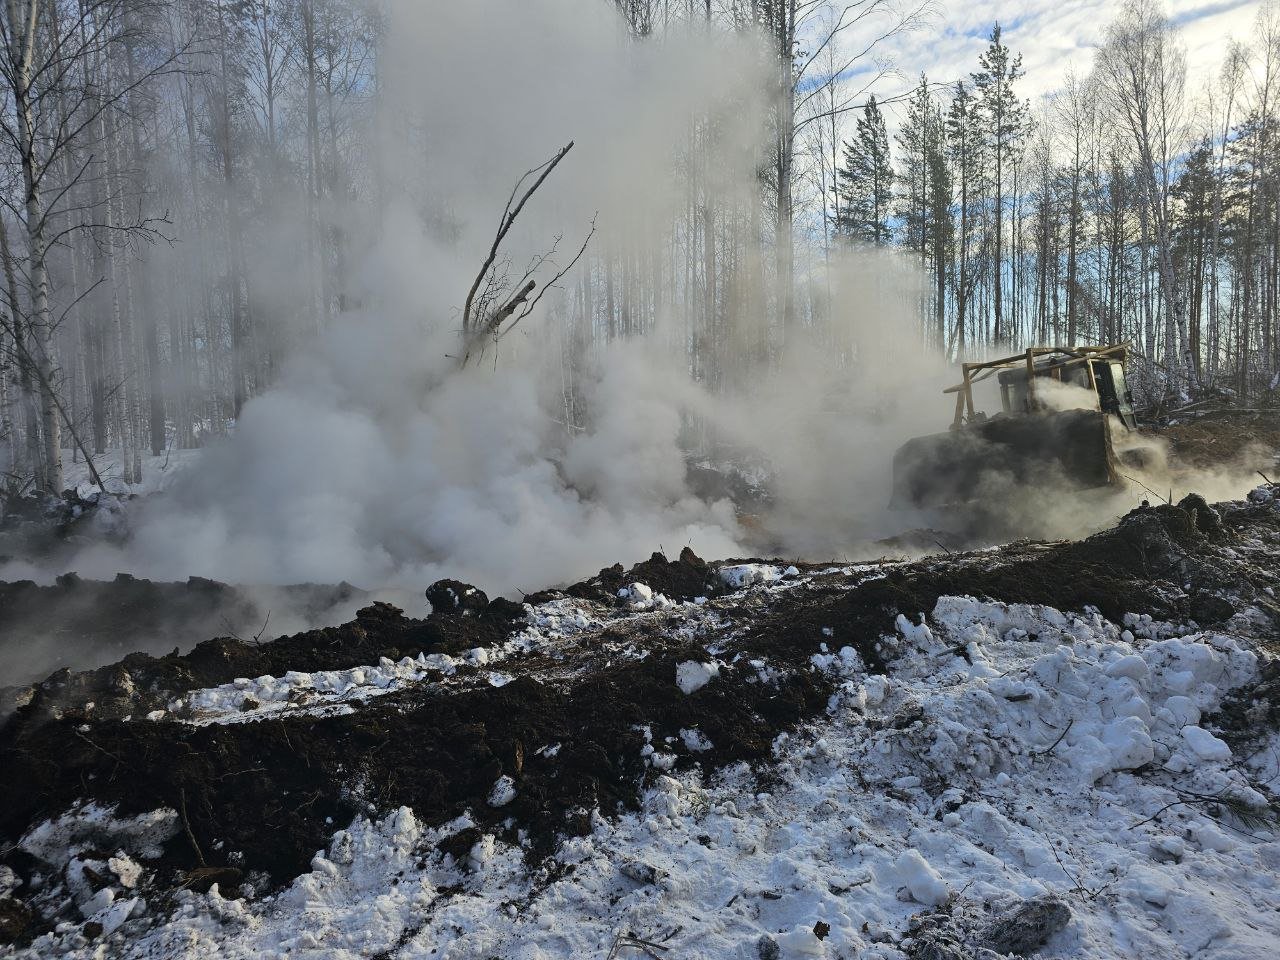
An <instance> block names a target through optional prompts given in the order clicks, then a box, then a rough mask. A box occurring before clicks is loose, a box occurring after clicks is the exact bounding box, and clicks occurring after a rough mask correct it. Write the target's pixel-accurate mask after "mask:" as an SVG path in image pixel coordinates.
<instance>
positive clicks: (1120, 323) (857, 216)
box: [822, 0, 1280, 403]
mask: <svg viewBox="0 0 1280 960" xmlns="http://www.w3.org/2000/svg"><path fill="white" fill-rule="evenodd" d="M1277 66H1280V11H1278V10H1277V7H1276V5H1275V4H1274V3H1267V4H1264V5H1263V7H1262V9H1261V11H1260V12H1259V14H1258V19H1257V29H1256V31H1255V33H1254V43H1253V46H1252V47H1251V48H1249V47H1245V46H1243V45H1240V44H1235V45H1232V46H1231V47H1230V49H1229V50H1228V51H1227V54H1226V59H1225V62H1224V63H1223V65H1222V67H1221V70H1220V72H1219V74H1218V76H1217V77H1216V78H1215V80H1214V82H1213V83H1212V84H1211V85H1210V86H1209V88H1208V89H1206V90H1204V91H1201V92H1199V93H1198V94H1195V95H1192V94H1191V93H1190V92H1189V91H1188V90H1187V89H1186V86H1187V81H1186V63H1185V54H1184V52H1183V49H1182V47H1181V46H1180V42H1179V38H1178V36H1177V32H1176V31H1175V29H1174V28H1173V26H1172V25H1171V23H1170V21H1169V20H1168V18H1167V17H1166V15H1165V14H1164V12H1163V10H1162V8H1161V7H1160V6H1159V5H1158V4H1156V3H1154V2H1153V0H1128V2H1126V3H1125V4H1124V6H1123V8H1122V10H1121V11H1120V13H1119V14H1118V16H1117V17H1116V19H1115V21H1114V22H1113V23H1112V24H1111V25H1110V27H1109V28H1108V30H1107V32H1106V37H1105V40H1104V42H1103V44H1102V46H1101V47H1100V49H1099V50H1098V51H1097V54H1096V57H1095V61H1094V63H1093V66H1092V69H1091V71H1090V73H1089V74H1088V75H1087V76H1084V77H1079V76H1076V75H1074V74H1072V75H1069V76H1068V77H1067V78H1066V80H1065V83H1064V84H1063V85H1062V87H1061V88H1059V89H1057V90H1055V91H1054V92H1053V93H1052V94H1050V95H1049V96H1047V97H1045V98H1043V100H1042V101H1041V102H1039V103H1036V104H1032V103H1031V102H1030V101H1028V100H1026V99H1023V98H1021V97H1020V96H1019V95H1018V91H1019V86H1020V81H1021V80H1022V78H1023V69H1022V65H1021V58H1020V57H1019V56H1018V55H1016V54H1015V53H1014V52H1013V51H1011V50H1010V48H1009V47H1008V45H1007V44H1006V43H1005V39H1004V37H1003V35H1002V32H1001V29H1000V26H999V25H998V24H997V25H996V26H995V27H994V28H993V29H992V31H991V34H990V38H989V43H988V46H987V48H986V50H985V51H984V53H983V54H982V56H981V57H980V59H979V61H978V64H977V69H975V70H974V71H973V72H972V73H971V74H970V75H969V76H967V77H964V78H962V79H959V80H955V81H953V82H951V83H949V84H934V83H932V82H931V81H930V80H929V79H928V77H927V76H921V78H920V81H919V84H918V85H917V86H916V88H915V89H914V91H913V92H911V93H910V95H909V96H907V97H906V99H905V104H904V111H903V118H902V122H901V124H900V126H899V129H898V131H897V133H896V135H894V136H893V137H890V136H889V134H888V132H887V125H886V122H885V117H884V111H883V110H882V108H881V106H880V105H879V104H878V103H877V102H876V100H875V98H874V97H872V98H870V99H869V100H868V101H867V103H866V104H865V106H864V108H863V110H862V111H861V113H860V114H859V116H858V117H857V119H856V123H855V130H854V133H853V136H851V137H850V138H848V139H847V140H845V141H844V142H843V145H842V155H841V162H840V163H839V165H838V166H836V167H835V168H834V169H833V170H832V171H831V175H830V178H829V180H828V181H827V183H826V184H825V185H824V189H823V191H822V192H823V207H824V213H825V218H826V221H827V223H828V225H829V227H828V229H829V232H830V234H831V239H832V240H833V241H835V240H839V241H845V242H856V243H862V244H869V245H876V246H887V245H893V246H895V247H897V248H900V249H903V250H906V251H909V252H910V254H911V255H912V256H913V257H915V258H917V259H918V262H919V263H920V265H921V267H922V269H923V270H924V271H925V272H926V274H927V275H928V276H929V278H930V283H929V293H928V295H927V297H925V298H924V302H923V303H922V304H921V316H922V318H927V320H926V323H927V327H926V330H925V332H926V333H927V335H928V336H929V338H930V339H931V340H932V341H933V342H934V343H935V344H936V345H937V346H938V347H939V348H940V349H942V350H944V351H945V352H946V353H947V354H948V355H950V356H956V357H958V356H961V355H966V354H968V353H971V352H972V351H973V350H975V349H982V348H984V347H986V346H991V345H999V344H1010V345H1022V344H1029V343H1032V342H1035V343H1047V344H1065V345H1070V346H1074V345H1076V344H1080V343H1099V342H1103V343H1113V342H1122V341H1128V342H1130V343H1132V344H1133V345H1134V346H1135V347H1136V348H1137V350H1138V352H1139V353H1140V354H1141V356H1142V357H1143V358H1145V360H1146V361H1147V364H1148V366H1147V369H1146V374H1147V376H1146V377H1145V378H1144V386H1145V387H1146V389H1147V391H1148V393H1149V394H1150V396H1149V398H1148V399H1151V400H1153V401H1165V402H1167V403H1178V402H1185V400H1186V399H1187V398H1189V397H1193V396H1195V397H1200V396H1203V395H1205V394H1206V393H1209V392H1213V391H1217V392H1227V393H1232V394H1234V395H1236V396H1237V397H1238V398H1239V399H1241V400H1243V401H1256V400H1258V399H1259V398H1260V397H1263V396H1264V395H1268V394H1270V393H1271V392H1272V391H1273V390H1274V388H1275V387H1276V372H1277V370H1280V356H1278V355H1277V344H1276V308H1275V304H1276V300H1275V297H1276V293H1277V287H1276V282H1277V265H1278V264H1280V246H1278V245H1277V226H1278V225H1280V220H1278V219H1277V218H1278V216H1280V210H1278V208H1277V206H1276V190H1277V186H1278V185H1280V181H1277V179H1276V176H1277V171H1276V170H1275V169H1274V164H1271V163H1270V162H1269V159H1268V155H1269V152H1270V144H1271V142H1272V140H1273V138H1274V136H1275V124H1276V111H1275V107H1276V104H1275V98H1276V69H1277ZM1166 392H1167V396H1165V395H1163V394H1165V393H1166Z"/></svg>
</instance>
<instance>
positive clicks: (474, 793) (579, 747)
mask: <svg viewBox="0 0 1280 960" xmlns="http://www.w3.org/2000/svg"><path fill="white" fill-rule="evenodd" d="M1255 496H1257V497H1259V499H1258V501H1257V502H1244V503H1237V504H1220V505H1217V507H1216V508H1213V507H1210V506H1208V505H1207V504H1205V503H1204V501H1203V500H1200V499H1199V498H1196V497H1188V498H1187V499H1186V500H1184V501H1183V502H1182V503H1181V504H1179V505H1177V506H1162V507H1157V508H1145V509H1141V510H1138V511H1135V512H1134V513H1132V514H1130V515H1129V516H1127V517H1125V518H1123V520H1122V521H1121V522H1120V523H1119V525H1118V526H1117V527H1115V528H1114V529H1112V530H1109V531H1106V532H1104V533H1101V534H1098V535H1095V536H1093V537H1091V538H1089V539H1087V540H1084V541H1080V542H1073V543H1059V544H1039V543H1022V544H1014V545H1010V546H1008V547H1004V548H1000V549H999V550H996V551H979V552H975V553H968V554H954V555H948V556H943V557H933V558H929V559H925V560H920V561H916V562H910V563H908V562H886V563H883V564H876V565H861V566H854V567H849V566H841V567H819V566H804V567H800V568H798V572H793V573H790V574H789V575H785V576H784V580H785V582H783V581H777V583H778V584H781V585H780V586H779V587H778V588H777V589H768V590H765V589H754V590H745V591H743V590H738V591H735V592H730V591H728V589H727V588H726V587H725V585H724V583H725V579H724V578H722V577H721V576H720V575H719V572H718V568H719V566H720V565H718V564H707V563H705V562H704V561H702V560H701V559H700V558H698V557H696V556H695V555H694V554H693V553H692V552H691V551H687V550H686V551H685V552H684V553H683V554H682V555H681V557H680V558H679V559H677V560H675V561H668V560H666V558H664V557H662V556H661V555H654V556H653V557H651V558H650V559H649V560H647V561H645V562H644V563H642V564H638V565H637V566H635V567H633V568H631V569H630V570H623V569H622V568H621V567H613V568H608V569H606V570H602V571H601V572H600V574H598V575H597V576H596V577H593V578H591V579H590V580H587V581H583V582H582V583H579V584H575V585H573V586H571V587H568V588H566V589H564V590H562V591H555V592H551V593H547V594H543V595H538V596H530V597H528V598H526V599H527V600H528V601H529V605H519V604H515V603H512V602H508V601H506V600H503V599H501V598H499V599H496V600H493V601H489V600H488V598H487V597H484V596H483V594H479V591H475V594H478V596H477V595H475V594H471V593H468V589H467V585H465V584H457V583H455V582H447V583H446V584H444V585H440V584H437V585H435V586H434V587H433V588H432V589H433V591H434V592H435V595H436V599H437V600H441V598H447V597H449V596H453V597H461V596H467V597H469V600H468V602H467V603H466V604H463V603H457V604H454V603H449V602H438V603H436V605H435V609H434V611H433V612H432V614H431V615H430V616H428V617H426V618H424V619H414V618H409V617H406V616H405V615H404V614H403V612H402V611H400V610H399V609H397V608H395V607H392V606H390V605H387V604H375V605H372V606H370V607H367V608H365V609H363V610H361V611H360V613H359V615H358V616H357V618H356V619H355V620H354V621H352V622H351V623H348V624H345V625H343V626H341V627H337V628H332V629H325V630H315V631H309V632H306V633H300V634H296V635H294V636H290V637H284V638H281V639H279V640H276V641H273V642H270V643H265V644H253V643H246V642H244V641H240V640H235V639H229V638H220V639H216V640H211V641H208V642H206V643H202V644H200V645H199V646H197V647H196V648H195V649H194V650H192V651H191V652H190V653H188V654H185V655H170V656H165V657H150V656H147V655H145V654H138V655H133V656H129V657H126V658H124V659H123V660H121V661H120V662H119V663H117V664H114V665H112V666H110V667H104V668H101V669H99V670H94V671H88V672H84V673H78V674H70V673H67V672H65V671H64V672H60V673H58V674H55V675H54V676H53V677H50V678H49V679H48V680H46V681H44V682H42V683H40V684H35V685H33V686H31V687H28V688H26V689H25V690H24V691H23V692H22V693H21V694H20V696H18V698H17V702H18V707H17V709H16V710H15V712H14V713H13V714H12V715H11V716H9V717H8V719H7V720H5V721H4V722H3V726H2V727H0V863H3V865H4V866H7V867H8V868H9V869H10V870H12V871H13V873H14V875H15V877H16V879H18V880H20V881H22V882H21V883H20V884H19V885H18V886H17V889H16V892H15V893H14V894H12V895H10V896H9V897H6V898H0V913H2V914H3V915H4V916H5V917H10V918H13V917H16V918H18V919H16V920H14V921H13V922H12V923H9V922H8V921H6V922H5V923H0V936H2V937H4V938H5V939H8V940H10V941H25V940H28V939H29V938H30V937H32V936H35V935H38V934H39V933H40V932H42V931H44V930H47V929H49V928H50V927H51V926H52V925H53V924H56V923H57V922H58V921H59V920H62V919H67V918H66V917H62V916H60V915H59V913H58V910H59V909H61V908H58V907H57V906H56V905H57V904H59V903H61V902H62V901H60V900H59V899H58V898H57V897H54V896H51V895H50V894H49V891H50V890H55V889H57V887H58V884H59V883H61V882H64V881H62V880H60V879H59V878H58V877H57V876H50V875H49V869H50V868H49V866H48V865H47V864H44V863H42V862H41V861H40V860H38V859H37V858H36V857H35V856H33V855H32V854H31V853H30V852H28V851H26V850H24V849H23V848H22V846H21V843H20V841H21V839H22V837H23V836H24V835H25V834H26V833H27V832H28V831H29V830H31V829H32V828H33V827H35V826H36V825H38V824H40V823H41V822H43V821H46V820H49V819H51V818H56V817H58V816H59V815H61V814H63V813H64V812H65V811H67V810H68V809H71V808H73V807H74V806H76V805H81V804H84V803H87V802H89V801H93V802H96V803H98V804H100V805H102V806H104V807H114V808H115V815H116V816H117V817H127V816H132V815H136V814H141V813H145V812H147V811H152V810H155V809H157V808H167V809H170V810H173V811H176V812H177V814H178V817H179V820H180V823H181V829H178V830H175V833H174V835H173V837H172V838H171V839H169V840H168V842H167V843H166V845H165V846H164V847H163V850H162V851H160V856H159V857H153V858H152V859H151V860H150V861H148V866H149V867H151V868H153V870H154V871H155V873H154V875H155V876H156V877H157V881H156V882H157V884H159V888H158V889H157V890H155V891H153V893H152V895H159V896H163V895H164V893H163V891H164V890H166V889H167V890H174V889H176V888H178V887H180V886H183V885H187V886H192V885H199V884H200V883H205V884H206V885H207V883H208V882H210V879H209V878H217V879H218V881H219V882H220V885H221V886H220V889H222V890H223V892H224V894H226V895H231V894H233V893H234V891H235V890H236V889H237V887H238V886H239V885H240V884H241V883H242V882H244V883H245V884H246V886H245V887H244V890H246V891H253V890H256V891H262V890H265V889H268V888H270V887H271V886H273V885H278V884H282V883H285V882H287V881H289V880H290V879H291V878H293V877H294V876H296V875H298V874H299V873H300V872H303V871H305V870H306V869H307V868H308V864H309V862H310V860H311V858H312V856H313V854H314V853H315V852H316V851H317V850H319V849H321V848H323V847H324V846H325V845H326V844H327V842H328V840H329V838H330V837H331V836H332V834H333V832H334V831H335V830H336V829H338V828H339V827H341V826H344V825H346V824H347V823H349V822H350V821H351V820H352V818H353V817H355V816H357V815H367V816H375V815H379V814H381V813H384V812H386V811H388V810H393V809H395V808H397V807H399V806H402V805H404V806H409V807H411V808H412V809H413V811H414V813H415V815H416V816H417V817H418V819H419V820H421V821H423V822H426V823H430V824H433V825H439V824H443V823H445V822H447V821H449V820H451V819H453V818H455V817H458V816H460V815H461V814H463V813H469V814H470V817H471V819H472V821H473V823H474V826H472V827H469V828H467V829H464V830H461V832H460V833H458V834H456V835H455V836H453V837H451V838H449V839H448V840H446V841H445V842H444V849H445V852H447V853H451V854H453V855H454V856H455V858H456V859H457V860H458V862H459V863H464V862H465V859H466V853H467V851H468V850H470V848H471V846H472V845H473V844H474V843H475V842H476V840H478V839H479V836H480V831H486V832H496V833H498V834H500V835H502V836H504V837H507V838H510V839H512V840H516V839H517V831H520V832H521V833H520V836H521V837H522V838H523V842H524V846H525V848H526V849H527V851H528V855H529V857H530V858H531V859H533V860H536V861H539V862H550V863H554V861H553V860H551V861H548V860H547V858H549V857H552V856H553V854H554V851H555V849H556V845H557V841H558V839H559V838H561V837H563V836H565V835H572V834H576V833H583V832H587V831H589V830H590V829H591V826H592V821H593V817H595V816H597V815H604V816H609V815H611V814H615V813H617V812H619V811H622V810H626V809H634V808H635V807H636V806H637V805H638V802H639V798H640V795H641V791H642V790H643V788H644V786H645V785H646V784H648V783H650V782H651V781H652V780H653V779H654V778H655V777H657V776H660V775H661V774H662V772H663V771H665V770H669V769H672V768H676V769H680V768H685V767H690V766H693V765H700V766H701V768H702V769H703V771H704V772H705V773H707V774H708V775H712V774H714V771H715V770H716V769H717V768H719V767H721V766H723V765H725V764H728V763H732V762H734V761H740V760H745V761H749V762H753V766H756V767H757V768H758V769H759V770H760V771H761V773H760V774H759V775H760V776H761V777H767V776H768V774H767V772H765V771H767V765H766V764H765V763H764V761H766V760H767V759H768V757H769V756H770V755H771V749H772V743H773V741H774V738H775V737H776V736H777V735H778V734H779V733H781V732H784V731H788V730H791V729H794V728H796V727H797V726H799V725H802V724H805V723H807V722H810V721H815V720H818V719H819V718H820V717H821V716H822V714H823V712H824V710H825V708H826V705H827V702H828V698H829V696H830V694H831V693H832V692H833V690H834V685H835V683H837V682H838V681H837V680H835V679H833V678H832V676H831V675H830V674H829V673H826V672H824V671H822V670H821V669H819V668H818V667H817V666H815V665H814V663H813V662H812V660H811V658H812V657H813V655H814V654H816V653H818V652H819V651H820V650H824V649H830V650H833V651H834V650H839V649H841V648H842V647H845V646H849V647H852V648H853V649H854V651H856V653H857V654H858V655H859V656H860V657H861V658H862V660H863V662H864V663H865V665H866V667H867V669H868V670H869V671H871V672H876V671H878V670H882V669H883V665H884V664H885V663H886V662H887V661H890V660H892V659H893V658H895V657H897V656H902V655H909V651H908V650H907V649H906V647H905V645H904V641H903V639H902V637H901V636H900V635H899V632H897V631H895V618H896V617H897V616H898V615H899V614H902V615H904V616H906V617H908V618H910V619H912V620H913V621H915V620H918V619H920V618H922V617H924V616H925V615H926V614H927V613H928V611H930V610H932V608H933V606H934V603H935V602H936V600H937V598H938V597H940V596H945V595H973V596H978V597H984V598H989V599H992V600H1000V601H1005V602H1019V603H1043V604H1048V605H1051V606H1054V607H1057V608H1059V609H1061V610H1064V611H1073V610H1074V611H1083V610H1084V609H1085V608H1086V607H1096V608H1097V609H1098V610H1100V611H1101V612H1102V613H1103V614H1104V615H1105V616H1107V617H1109V618H1111V619H1113V620H1117V621H1118V620H1120V619H1122V618H1123V617H1124V616H1125V615H1126V614H1128V613H1138V612H1141V613H1147V614H1151V615H1153V616H1155V617H1156V618H1158V619H1164V620H1169V621H1174V622H1179V623H1183V624H1191V623H1192V622H1193V621H1194V623H1196V624H1198V625H1199V626H1200V627H1209V626H1217V627H1219V628H1221V629H1228V630H1229V629H1231V628H1232V624H1233V623H1235V624H1236V625H1237V626H1241V627H1243V626H1244V624H1245V623H1247V625H1248V629H1249V631H1250V633H1251V634H1252V635H1254V636H1264V637H1271V638H1272V639H1273V640H1274V638H1275V637H1276V636H1277V629H1278V627H1280V610H1277V608H1276V607H1275V605H1274V604H1275V601H1274V600H1273V591H1274V589H1275V587H1276V586H1277V580H1280V572H1278V571H1277V570H1276V569H1275V564H1274V561H1273V558H1274V557H1275V556H1276V555H1277V554H1280V512H1278V511H1277V510H1276V509H1275V508H1274V506H1272V504H1271V502H1270V501H1268V500H1265V498H1266V497H1268V496H1275V497H1280V487H1277V488H1273V489H1272V490H1271V491H1270V492H1269V493H1262V494H1255ZM773 570H774V571H775V576H778V575H781V568H780V567H775V568H773ZM636 582H643V583H645V584H647V585H649V586H651V587H653V589H654V590H655V592H664V591H670V592H669V593H668V594H667V596H668V597H669V599H671V600H677V599H688V600H695V601H698V602H695V603H690V604H682V605H677V606H674V607H662V606H654V605H649V606H643V605H639V606H638V605H636V604H634V603H633V602H632V601H630V600H629V599H625V598H620V597H619V596H618V590H619V589H620V587H619V585H628V584H633V583H636ZM702 598H708V599H702ZM534 604H545V605H547V606H546V607H543V608H539V607H537V606H534ZM566 604H569V605H571V606H574V607H575V609H580V610H581V611H584V612H587V613H590V616H591V619H590V621H589V626H588V627H587V628H585V629H582V630H581V631H580V632H576V633H573V634H571V635H565V636H562V637H560V639H559V640H558V641H557V643H556V645H555V646H554V647H552V648H537V647H533V648H529V649H526V650H524V651H523V652H519V651H518V650H517V652H515V653H512V654H511V655H510V656H508V657H507V659H505V660H504V661H503V663H502V668H503V670H504V671H506V673H507V676H506V677H505V679H504V681H503V682H502V683H501V685H495V682H494V681H493V680H492V679H486V678H491V677H492V675H491V674H488V673H486V672H485V671H484V670H482V669H481V668H480V667H476V666H471V667H467V668H465V669H460V670H458V671H457V672H456V673H453V674H450V675H446V674H445V673H443V672H441V673H438V674H437V673H429V675H427V676H426V677H425V679H422V680H421V681H418V682H416V683H414V684H412V685H409V686H407V687H405V688H402V689H397V690H395V691H394V692H390V693H387V694H386V695H384V696H379V697H376V698H373V699H369V700H367V701H362V702H359V703H354V704H353V705H351V706H350V707H348V708H347V709H345V710H343V711H341V712H334V711H328V712H315V711H307V710H303V709H298V710H294V711H284V712H279V713H275V714H272V718H271V719H260V720H253V721H250V720H244V719H240V721H239V722H235V721H234V720H233V722H221V723H206V724H203V725H202V724H199V723H191V722H185V721H182V720H178V719H174V718H173V717H172V715H171V714H169V715H166V716H165V717H164V718H163V719H144V718H145V717H146V715H147V713H148V712H149V711H151V710H161V709H164V707H165V705H166V704H167V703H168V702H169V701H170V700H171V699H173V698H175V697H177V696H179V695H181V694H182V693H184V692H185V691H188V690H191V689H194V688H201V687H209V686H216V685H218V684H222V683H227V682H229V681H231V680H233V679H235V678H238V677H256V676H260V675H272V676H282V675H284V674H285V673H286V672H288V671H316V670H332V669H340V668H349V667H355V666H359V665H362V664H371V663H376V662H378V661H379V658H383V657H385V658H388V659H390V660H395V659H396V658H398V657H411V656H415V655H417V654H419V653H424V654H432V653H456V652H462V651H466V650H474V649H475V648H481V649H492V648H495V647H497V646H499V645H501V644H503V643H504V642H506V641H508V640H510V639H511V638H512V637H513V636H515V635H517V634H519V633H520V631H522V630H524V629H525V628H526V627H527V626H528V624H529V623H530V622H533V621H536V620H537V618H538V617H539V616H540V610H545V609H549V608H551V607H554V608H556V609H559V610H563V609H564V608H565V605H566ZM1238 618H1243V620H1240V619H1238ZM694 621H696V622H697V624H699V626H697V627H695V628H694V629H690V628H689V624H690V623H692V622H694ZM516 646H517V647H518V645H516ZM689 661H694V662H696V663H712V662H714V663H715V664H716V667H717V669H718V674H716V676H715V679H714V681H713V682H709V683H706V684H705V685H704V686H702V687H701V688H698V689H694V690H692V692H689V693H686V692H684V690H683V689H682V688H681V687H680V686H678V685H677V683H676V676H677V666H678V665H680V664H684V663H688V662H689ZM480 662H481V663H483V659H481V660H480ZM237 719H239V718H237ZM690 730H696V731H700V732H701V734H703V735H704V736H705V738H706V739H707V740H709V741H710V743H711V744H713V745H714V746H712V747H710V748H705V747H704V745H703V744H700V743H699V738H697V737H690V736H688V731H690ZM655 751H656V752H655ZM655 758H661V762H656V761H655ZM502 778H510V785H511V786H513V787H514V791H513V796H511V797H510V798H507V797H503V798H502V799H501V800H498V801H496V802H495V801H494V800H493V797H494V791H495V785H496V784H498V783H499V782H500V781H501V780H502ZM107 852H108V853H109V852H110V851H107ZM202 878H203V879H202ZM33 890H35V891H40V890H43V891H44V892H43V893H36V894H31V895H29V898H28V899H27V900H23V899H22V897H23V891H33ZM51 904H52V905H54V906H50V905H51ZM19 921H20V922H19Z"/></svg>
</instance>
